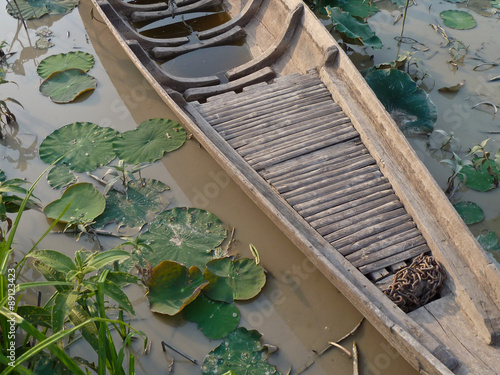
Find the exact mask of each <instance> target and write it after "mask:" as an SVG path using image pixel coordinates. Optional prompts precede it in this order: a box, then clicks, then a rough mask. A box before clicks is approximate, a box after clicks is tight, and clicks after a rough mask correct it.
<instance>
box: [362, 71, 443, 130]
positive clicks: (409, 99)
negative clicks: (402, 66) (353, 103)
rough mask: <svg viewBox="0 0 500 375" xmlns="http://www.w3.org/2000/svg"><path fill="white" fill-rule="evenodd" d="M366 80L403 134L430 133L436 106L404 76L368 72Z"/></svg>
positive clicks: (400, 72) (408, 77)
mask: <svg viewBox="0 0 500 375" xmlns="http://www.w3.org/2000/svg"><path fill="white" fill-rule="evenodd" d="M365 79H366V81H367V82H368V85H370V87H371V89H372V90H373V91H374V92H375V94H376V95H377V97H378V99H379V100H380V101H381V102H382V104H383V105H384V107H385V109H386V110H387V112H389V114H390V115H391V117H392V118H393V119H394V121H395V122H396V123H397V124H398V126H399V128H400V129H401V130H402V131H403V133H405V134H420V133H430V132H432V130H433V128H434V124H435V122H436V120H437V108H436V105H435V104H434V103H433V102H432V101H431V99H430V98H429V95H427V93H426V92H425V91H424V90H422V89H421V88H420V87H418V86H417V84H416V83H415V82H413V80H412V79H411V77H410V76H409V75H408V74H407V73H404V72H402V71H400V70H397V69H381V70H375V71H371V72H370V73H368V74H367V75H366V76H365Z"/></svg>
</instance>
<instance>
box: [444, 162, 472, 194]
mask: <svg viewBox="0 0 500 375" xmlns="http://www.w3.org/2000/svg"><path fill="white" fill-rule="evenodd" d="M441 163H443V164H447V165H448V166H449V167H450V168H451V172H452V173H451V176H450V177H448V185H447V187H446V190H445V193H446V194H447V195H448V197H449V198H450V199H452V197H453V196H454V195H455V192H456V191H457V189H458V188H459V187H460V183H461V182H462V181H463V183H465V181H467V176H466V175H465V174H464V172H462V169H463V168H464V167H465V166H470V165H472V162H471V161H470V160H468V159H464V160H462V159H461V158H460V157H459V156H458V155H457V154H456V153H453V157H452V158H451V159H443V160H441ZM459 176H462V181H460V182H459V183H458V184H457V185H455V182H456V178H457V177H459ZM459 180H460V179H459Z"/></svg>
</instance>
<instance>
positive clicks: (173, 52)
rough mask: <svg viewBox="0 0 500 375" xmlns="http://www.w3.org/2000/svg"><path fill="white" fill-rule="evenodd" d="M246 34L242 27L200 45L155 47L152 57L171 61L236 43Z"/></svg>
mask: <svg viewBox="0 0 500 375" xmlns="http://www.w3.org/2000/svg"><path fill="white" fill-rule="evenodd" d="M245 36H246V32H245V30H244V29H242V28H241V27H240V26H235V27H233V28H232V29H230V30H229V31H226V32H225V33H223V34H220V35H217V36H214V37H213V38H210V39H205V40H202V41H200V42H198V43H193V44H185V45H182V46H178V47H154V48H153V49H152V51H151V53H152V55H153V56H154V57H156V58H157V59H170V58H173V57H175V56H179V55H182V54H185V53H188V52H193V51H196V50H199V49H202V48H209V47H215V46H220V45H223V44H228V43H232V42H236V41H238V40H241V39H243V38H244V37H245Z"/></svg>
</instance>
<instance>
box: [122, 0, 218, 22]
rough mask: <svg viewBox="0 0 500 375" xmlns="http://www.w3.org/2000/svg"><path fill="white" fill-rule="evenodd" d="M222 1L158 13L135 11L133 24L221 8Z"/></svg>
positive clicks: (211, 0) (202, 0)
mask: <svg viewBox="0 0 500 375" xmlns="http://www.w3.org/2000/svg"><path fill="white" fill-rule="evenodd" d="M221 4H222V0H199V1H197V2H195V3H193V4H189V5H186V6H179V7H172V8H168V9H165V10H156V11H134V12H132V14H131V15H130V18H131V20H132V21H133V22H152V21H156V20H159V19H162V18H166V17H174V16H176V15H181V14H186V13H194V12H200V11H203V10H207V9H211V8H214V7H216V6H220V5H221Z"/></svg>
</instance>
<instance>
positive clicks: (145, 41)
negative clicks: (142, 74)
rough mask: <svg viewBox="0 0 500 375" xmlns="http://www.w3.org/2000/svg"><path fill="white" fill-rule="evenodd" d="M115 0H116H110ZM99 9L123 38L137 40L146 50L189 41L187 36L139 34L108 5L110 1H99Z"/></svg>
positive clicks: (178, 44)
mask: <svg viewBox="0 0 500 375" xmlns="http://www.w3.org/2000/svg"><path fill="white" fill-rule="evenodd" d="M111 1H116V0H111ZM101 9H102V10H103V12H104V13H105V14H106V16H107V17H108V18H109V19H110V20H111V22H113V24H114V25H115V27H116V29H117V30H118V31H119V32H120V34H121V35H123V37H124V38H125V39H128V40H137V41H138V42H139V44H140V45H141V46H142V47H143V48H144V49H145V50H147V51H150V50H151V49H153V48H154V47H174V46H180V45H182V44H186V43H188V42H189V38H188V37H187V36H186V37H180V38H168V39H159V38H149V37H147V36H144V35H141V34H139V33H138V32H137V31H136V30H134V29H133V28H132V27H131V26H130V25H129V24H128V23H127V21H125V20H124V19H123V18H122V17H120V15H119V14H118V13H117V12H116V9H115V8H114V7H113V6H111V5H110V3H101Z"/></svg>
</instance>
